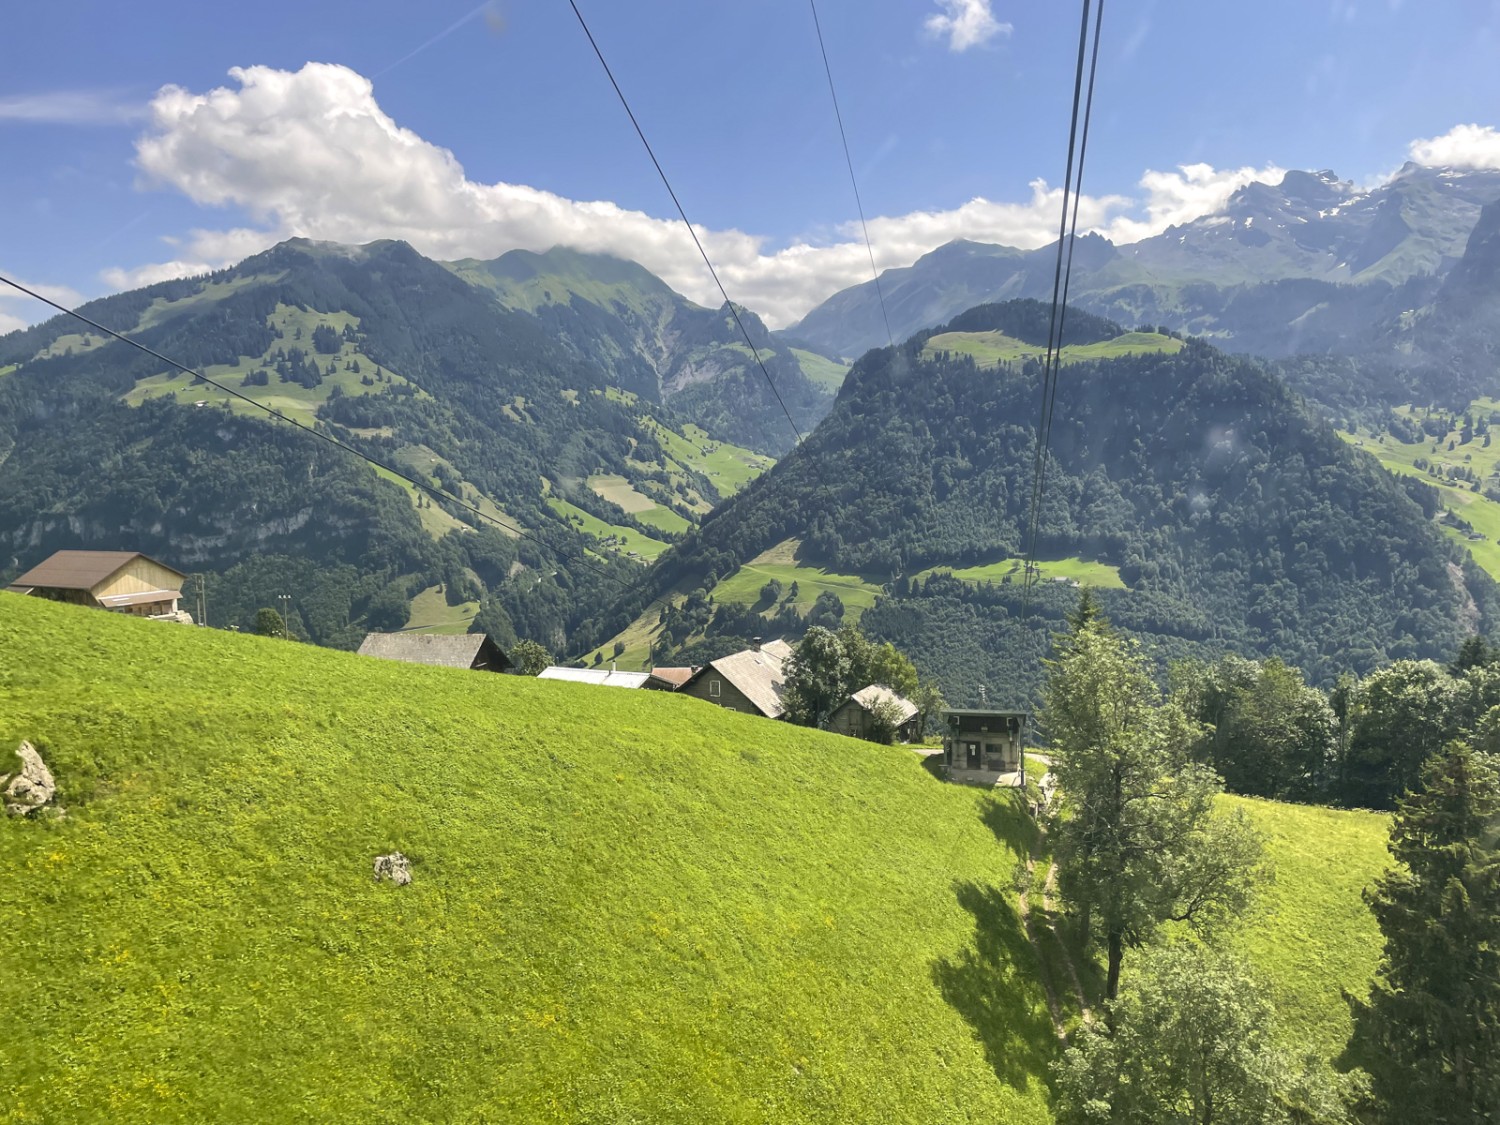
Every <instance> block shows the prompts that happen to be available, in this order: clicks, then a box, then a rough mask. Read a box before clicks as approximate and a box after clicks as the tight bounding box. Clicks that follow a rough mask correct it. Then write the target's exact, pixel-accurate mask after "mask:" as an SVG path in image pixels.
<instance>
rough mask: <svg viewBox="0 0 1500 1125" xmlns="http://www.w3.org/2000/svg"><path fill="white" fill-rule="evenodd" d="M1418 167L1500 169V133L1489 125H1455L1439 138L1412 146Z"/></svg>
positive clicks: (1427, 139) (1414, 142) (1432, 138)
mask: <svg viewBox="0 0 1500 1125" xmlns="http://www.w3.org/2000/svg"><path fill="white" fill-rule="evenodd" d="M1410 154H1411V158H1412V159H1413V160H1415V161H1416V162H1417V163H1418V164H1426V165H1428V166H1429V167H1441V168H1500V130H1496V129H1495V128H1494V127H1493V126H1490V125H1455V126H1454V127H1453V128H1451V129H1449V130H1448V131H1447V132H1446V133H1444V134H1443V135H1442V136H1440V137H1428V138H1426V139H1424V140H1415V141H1412V143H1411V148H1410Z"/></svg>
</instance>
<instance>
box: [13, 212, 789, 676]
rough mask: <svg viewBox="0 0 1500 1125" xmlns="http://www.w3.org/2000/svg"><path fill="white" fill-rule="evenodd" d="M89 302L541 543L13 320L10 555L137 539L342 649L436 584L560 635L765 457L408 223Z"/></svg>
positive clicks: (230, 616)
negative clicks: (423, 244)
mask: <svg viewBox="0 0 1500 1125" xmlns="http://www.w3.org/2000/svg"><path fill="white" fill-rule="evenodd" d="M615 264H616V266H618V267H619V268H621V269H624V268H625V266H626V264H624V263H615ZM595 268H598V267H597V264H595ZM631 268H632V269H634V270H635V271H636V272H637V273H641V274H643V273H644V271H641V270H639V268H638V267H631ZM646 276H647V277H649V275H646ZM632 277H633V275H632ZM657 284H658V286H660V283H657ZM660 287H661V288H662V289H665V287H664V286H660ZM668 292H670V291H668ZM87 313H88V315H90V316H92V317H94V318H95V319H97V320H99V321H100V322H101V323H103V324H106V325H107V326H109V327H111V328H114V329H116V330H120V331H128V332H132V333H134V334H135V335H136V336H137V337H138V338H140V339H141V341H142V342H143V343H146V344H148V345H150V346H152V347H154V348H156V349H158V350H159V351H161V352H162V353H163V354H166V355H170V356H173V357H175V358H177V359H179V360H180V361H181V362H184V363H186V364H188V365H191V366H195V367H197V368H199V369H200V370H202V371H203V373H204V374H205V375H207V376H208V377H209V378H211V379H213V380H214V381H215V382H219V383H223V384H224V385H225V386H227V387H229V388H231V389H232V390H234V391H236V392H238V393H239V394H242V395H245V396H248V397H249V398H251V399H254V400H255V401H256V402H258V403H260V404H262V405H264V406H266V407H268V408H270V409H272V410H274V411H277V412H278V413H279V414H281V415H283V416H285V417H287V418H290V419H294V420H296V421H297V422H299V423H300V424H302V425H304V426H316V427H320V428H323V429H325V430H327V431H328V432H330V433H332V434H333V435H335V436H337V437H338V438H339V439H341V440H342V441H344V442H346V443H348V444H350V445H352V446H354V447H356V448H358V449H360V450H361V451H363V452H365V453H367V454H368V455H370V456H372V457H375V458H377V459H379V460H381V461H383V462H386V463H388V464H391V465H393V466H395V467H397V468H399V469H400V470H401V471H403V472H405V473H407V474H409V475H412V476H415V477H416V478H418V479H419V480H421V481H424V482H427V483H430V484H433V485H436V486H439V487H442V488H444V489H446V490H447V491H448V492H450V493H452V494H454V495H456V496H459V497H461V498H462V499H463V500H465V501H466V502H467V503H469V504H473V505H476V506H478V507H479V508H480V509H481V510H482V511H484V512H485V513H487V514H488V515H491V516H494V517H497V518H500V519H502V520H504V521H505V522H507V523H509V524H511V525H513V526H516V527H519V528H520V529H522V530H524V531H525V532H528V533H529V534H530V535H532V536H534V537H536V539H539V540H541V543H540V544H539V543H536V542H533V541H532V540H531V539H526V538H519V537H518V536H517V535H516V534H515V533H514V532H502V531H497V530H495V529H494V528H493V527H492V526H491V525H490V524H488V523H486V522H485V521H484V520H482V519H480V518H479V517H477V516H475V515H474V514H472V513H470V512H467V511H466V510H465V509H464V508H463V507H462V506H460V505H454V504H448V503H446V502H444V501H440V500H439V501H434V500H432V499H431V498H429V497H427V496H425V495H423V494H422V493H421V491H420V490H419V489H417V488H415V487H414V486H412V485H410V484H407V483H406V482H402V481H400V480H399V479H398V478H396V477H395V476H394V475H393V474H380V473H379V472H377V471H373V470H371V469H370V468H368V467H367V466H362V465H360V464H359V463H358V462H356V461H354V460H352V459H348V458H347V455H345V454H338V453H335V452H333V451H332V450H330V449H329V448H328V447H327V446H325V445H323V444H321V443H318V442H316V441H314V440H312V439H310V438H309V437H308V436H307V435H306V434H302V433H298V432H296V431H295V430H292V429H291V428H289V427H286V426H282V425H278V424H276V423H273V422H272V421H270V420H269V419H268V417H267V416H266V414H265V413H264V412H262V411H260V410H258V409H256V408H255V407H254V406H253V405H251V404H249V403H245V402H241V401H238V400H235V399H234V398H233V397H232V396H230V395H229V394H227V393H225V392H222V391H220V390H219V389H217V388H216V387H215V386H213V385H211V384H206V383H198V384H197V385H194V382H195V381H194V380H193V379H192V377H190V376H187V375H182V374H180V373H177V372H176V371H173V370H170V369H166V368H165V365H163V364H162V363H161V362H160V361H158V360H155V359H153V358H151V357H149V356H144V355H142V354H140V353H138V352H135V351H133V350H131V349H129V348H128V347H127V346H126V345H124V344H121V343H118V342H114V341H111V340H109V339H108V338H107V337H105V336H103V335H102V334H99V333H81V332H78V331H77V330H76V322H74V321H71V320H69V319H67V318H55V319H54V320H52V321H48V322H47V323H46V324H43V325H39V326H37V327H35V328H32V329H28V330H26V331H23V332H18V333H12V334H10V335H8V336H6V337H4V338H0V357H3V362H0V367H3V368H6V369H9V371H10V373H9V374H8V375H7V376H6V378H5V379H4V382H3V385H0V577H4V575H5V574H6V573H12V574H13V573H15V572H16V571H17V570H19V569H21V568H24V567H26V566H29V565H32V564H34V563H36V562H37V561H39V560H40V559H41V558H43V557H45V556H46V555H47V554H48V553H49V552H50V551H52V550H55V549H58V548H62V547H103V548H119V547H132V548H138V549H142V550H146V551H149V552H152V553H157V554H160V555H161V556H162V557H163V558H164V559H165V560H168V561H170V562H172V563H173V564H175V565H177V566H179V567H181V568H183V569H188V570H193V571H201V572H204V573H206V574H207V575H209V585H210V587H211V588H212V590H213V591H214V596H213V597H211V599H210V608H211V614H212V616H211V620H213V621H215V622H216V623H223V622H225V621H233V622H237V623H239V624H240V625H242V626H248V625H249V624H250V623H251V622H252V621H253V618H254V614H255V610H256V608H257V606H258V605H264V604H269V603H268V602H267V601H266V600H264V599H265V598H267V597H268V596H269V597H274V596H275V595H276V594H278V593H282V592H287V593H292V594H293V595H294V597H295V601H294V611H295V613H296V614H297V616H298V621H297V622H296V625H297V627H298V630H299V634H300V635H303V636H309V637H311V638H312V639H314V640H317V641H319V642H320V643H325V644H334V645H341V646H345V647H348V646H351V645H353V644H355V643H357V642H358V640H359V637H360V635H361V634H362V633H363V631H364V630H365V629H366V628H394V627H399V626H401V625H402V624H404V623H406V620H407V618H406V617H405V616H403V607H405V606H407V605H409V604H410V601H411V599H412V598H414V597H415V596H417V595H418V594H419V593H420V592H421V591H424V590H433V589H434V588H437V587H441V591H440V592H441V593H442V595H443V596H444V597H445V598H446V599H448V601H449V602H450V604H452V605H454V606H459V605H464V604H467V603H473V602H483V603H484V605H485V609H486V612H483V613H481V614H480V617H479V620H480V622H481V624H483V625H484V627H486V628H489V629H491V630H492V631H494V632H495V633H496V634H497V636H498V637H499V638H500V639H501V640H502V641H504V640H506V639H508V638H509V637H511V636H512V635H514V634H517V633H519V634H520V635H525V636H530V637H532V638H533V639H536V640H540V641H542V642H543V643H545V644H547V645H548V646H550V647H551V648H553V649H554V650H555V651H561V650H562V649H564V648H566V647H567V646H568V644H569V642H570V639H571V636H572V632H573V630H574V629H575V628H576V627H577V625H578V624H579V621H580V618H581V617H582V616H583V611H582V610H581V609H580V608H579V607H582V606H586V605H587V604H588V603H589V602H590V601H595V600H597V596H598V593H599V591H602V590H611V591H612V590H616V589H618V588H619V587H620V586H621V585H624V584H627V583H629V582H630V581H632V580H634V579H635V578H636V577H638V575H639V572H640V570H639V568H640V563H641V561H642V560H645V559H649V558H653V557H655V556H656V555H659V554H660V553H661V552H662V551H663V550H664V549H665V547H666V546H667V544H669V543H670V542H672V541H674V540H675V539H676V538H678V537H679V536H680V535H681V533H682V532H683V531H684V530H685V529H686V528H688V527H690V526H691V525H693V524H695V523H696V522H697V521H698V519H699V518H701V516H702V515H703V514H704V513H705V512H707V511H709V510H710V509H711V508H712V506H713V505H714V504H715V503H716V502H717V501H718V500H719V499H720V498H721V497H722V496H723V495H726V494H728V493H729V492H732V491H733V490H734V489H736V488H738V487H741V486H742V485H743V484H744V483H745V482H746V481H747V480H749V479H750V478H752V477H753V476H754V475H755V474H756V473H758V472H759V471H761V469H763V468H764V467H765V466H766V465H768V464H769V463H770V459H769V458H767V457H765V456H763V455H760V454H756V453H753V452H751V451H749V450H746V449H742V448H739V447H737V446H733V445H728V444H725V443H723V442H722V439H719V438H713V437H710V435H709V434H708V433H707V432H706V431H704V430H702V429H701V428H699V427H696V426H694V425H693V424H692V423H690V422H687V421H685V420H684V419H682V418H681V417H680V416H679V415H677V414H676V413H675V412H674V411H673V410H672V409H671V408H670V407H668V406H665V405H663V404H660V403H653V402H650V401H647V400H645V399H642V398H640V396H637V395H635V394H632V393H631V392H629V391H628V390H622V389H620V387H618V386H617V385H616V382H615V374H614V372H613V370H612V369H610V368H608V367H605V366H601V365H600V364H598V363H594V362H592V361H590V360H588V359H586V358H584V357H581V356H580V355H578V354H577V353H576V351H574V350H573V349H571V348H570V347H569V346H568V345H567V343H566V341H558V340H556V339H554V338H553V337H552V336H551V335H549V333H548V331H547V329H546V328H545V326H544V325H542V324H541V323H539V322H538V320H537V319H536V318H535V317H534V316H532V315H530V313H528V312H525V311H511V310H508V309H505V308H503V307H501V306H500V305H498V304H497V303H496V302H495V300H494V299H493V296H492V295H491V294H490V293H489V291H487V290H484V289H480V288H477V287H475V286H474V285H471V284H469V283H467V282H465V281H464V280H462V279H461V278H459V277H458V276H455V274H454V273H453V272H452V271H450V270H448V269H446V268H445V267H443V266H441V265H439V264H437V263H435V262H431V261H429V260H427V259H425V258H423V257H421V256H420V255H418V254H416V253H415V252H414V251H413V250H411V248H410V247H408V246H406V245H405V244H403V243H395V242H382V243H372V244H370V245H369V246H365V247H349V246H339V245H333V244H324V243H313V242H309V241H307V240H292V241H291V242H288V243H284V244H282V245H280V246H278V247H275V248H273V249H272V250H270V251H267V252H266V253H264V254H261V255H257V256H255V257H253V258H250V259H248V260H246V261H245V262H244V263H241V264H240V265H239V266H237V267H235V268H233V269H230V270H226V271H223V272H222V273H219V274H215V275H213V276H211V277H208V278H202V279H190V280H185V281H175V282H166V283H163V284H161V285H157V286H152V287H150V288H148V289H143V290H138V291H135V292H132V293H126V294H121V295H118V296H116V297H111V298H107V299H104V300H101V301H96V302H93V303H91V304H90V305H89V306H88V309H87ZM620 501H624V503H621V502H620ZM585 552H590V554H589V555H586V554H585ZM589 558H592V561H591V562H587V561H585V560H587V559H589ZM600 570H605V571H612V572H613V573H612V574H604V575H601V574H600V573H598V572H599V571H600ZM554 572H556V573H554ZM472 616H473V615H472V613H471V614H470V617H471V618H472ZM412 624H424V622H421V621H415V622H412ZM582 643H584V642H581V644H582Z"/></svg>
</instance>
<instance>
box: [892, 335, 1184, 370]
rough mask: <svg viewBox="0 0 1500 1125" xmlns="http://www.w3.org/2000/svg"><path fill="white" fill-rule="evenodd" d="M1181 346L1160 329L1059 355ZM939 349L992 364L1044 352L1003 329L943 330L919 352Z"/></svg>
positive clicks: (1068, 358) (1075, 357)
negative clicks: (986, 330) (994, 330)
mask: <svg viewBox="0 0 1500 1125" xmlns="http://www.w3.org/2000/svg"><path fill="white" fill-rule="evenodd" d="M1181 350H1182V341H1181V340H1179V339H1177V338H1176V337H1175V336H1167V335H1163V334H1162V333H1160V332H1126V333H1124V334H1123V335H1120V336H1116V337H1115V338H1114V339H1112V340H1101V341H1099V342H1097V343H1093V344H1069V345H1068V346H1067V347H1065V348H1063V349H1062V352H1061V353H1060V355H1061V360H1062V362H1063V363H1065V364H1066V363H1082V362H1083V361H1084V360H1089V359H1118V358H1119V357H1121V356H1127V355H1146V354H1149V353H1152V352H1177V351H1181ZM939 352H954V353H957V354H959V355H968V356H973V357H974V361H975V362H976V363H978V364H979V366H981V367H994V366H996V365H997V364H1001V363H1019V362H1020V361H1021V360H1026V359H1041V358H1042V357H1043V356H1045V355H1046V354H1047V349H1046V348H1045V347H1041V346H1039V345H1037V344H1028V343H1026V342H1025V341H1024V340H1018V339H1016V338H1015V337H1014V336H1007V335H1006V334H1005V333H1003V332H942V333H939V334H938V335H936V336H933V337H931V338H929V339H928V341H927V346H926V347H924V348H923V349H922V355H923V357H924V358H929V359H930V358H932V357H934V356H936V355H937V354H938V353H939Z"/></svg>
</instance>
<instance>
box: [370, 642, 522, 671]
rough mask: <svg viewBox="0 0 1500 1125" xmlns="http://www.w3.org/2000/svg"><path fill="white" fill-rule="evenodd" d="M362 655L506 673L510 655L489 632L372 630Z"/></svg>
mask: <svg viewBox="0 0 1500 1125" xmlns="http://www.w3.org/2000/svg"><path fill="white" fill-rule="evenodd" d="M359 652H360V655H361V656H378V657H380V658H381V659H382V660H400V661H404V662H405V663H407V664H435V665H437V666H438V667H440V668H469V669H472V670H474V671H476V672H506V671H509V670H510V657H508V656H506V655H505V653H504V652H503V651H502V650H501V648H500V646H499V645H497V644H496V643H495V642H494V641H493V640H491V639H490V637H489V635H488V634H487V633H461V634H459V635H457V636H452V635H447V636H445V635H442V634H438V633H370V634H369V635H367V636H366V637H365V639H364V642H363V643H362V644H361V645H360V646H359Z"/></svg>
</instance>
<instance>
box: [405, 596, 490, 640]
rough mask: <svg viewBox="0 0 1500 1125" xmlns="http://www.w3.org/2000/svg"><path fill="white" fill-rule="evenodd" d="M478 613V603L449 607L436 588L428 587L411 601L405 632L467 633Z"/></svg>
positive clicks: (446, 600)
mask: <svg viewBox="0 0 1500 1125" xmlns="http://www.w3.org/2000/svg"><path fill="white" fill-rule="evenodd" d="M478 613H479V603H478V602H460V603H459V604H458V605H449V604H448V598H447V596H446V595H445V594H444V593H443V591H442V590H441V589H440V588H439V587H437V586H429V587H427V589H425V590H423V591H421V592H420V593H418V594H417V595H416V597H414V598H412V600H411V619H410V620H409V621H408V622H407V623H406V631H407V632H411V633H450V634H451V633H467V632H468V631H469V625H470V623H471V622H472V621H473V620H474V617H475V615H476V614H478Z"/></svg>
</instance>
